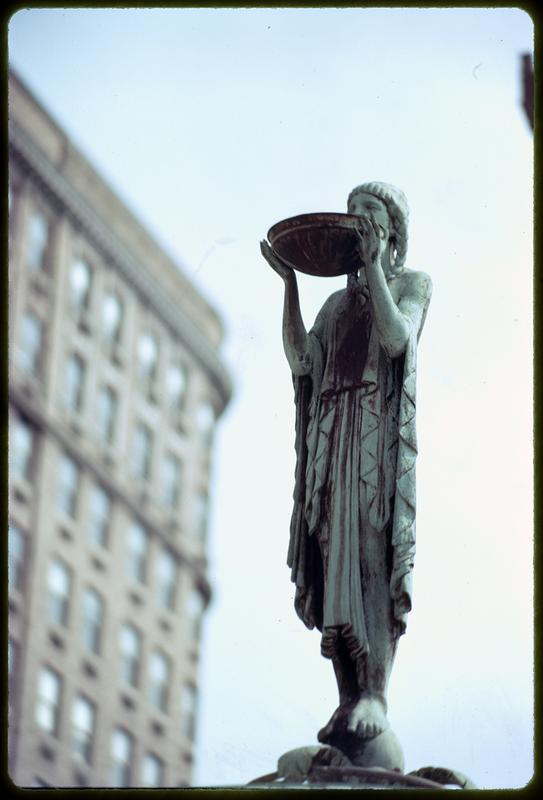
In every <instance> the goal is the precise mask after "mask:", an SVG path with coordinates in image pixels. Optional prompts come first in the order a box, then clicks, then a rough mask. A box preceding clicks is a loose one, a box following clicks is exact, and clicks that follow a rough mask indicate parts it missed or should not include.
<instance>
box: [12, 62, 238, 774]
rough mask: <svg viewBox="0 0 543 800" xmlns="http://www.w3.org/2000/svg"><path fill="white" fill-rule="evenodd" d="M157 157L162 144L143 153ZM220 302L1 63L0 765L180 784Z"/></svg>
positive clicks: (189, 736)
mask: <svg viewBox="0 0 543 800" xmlns="http://www.w3.org/2000/svg"><path fill="white" fill-rule="evenodd" d="M153 157H156V154H154V155H153ZM221 339H222V327H221V323H220V320H219V318H218V317H217V315H216V314H215V312H214V311H213V310H212V309H211V308H210V306H209V305H208V304H207V303H206V301H205V300H204V298H203V297H202V296H201V295H200V294H199V293H198V292H197V291H196V289H195V288H194V286H192V285H191V283H190V282H189V281H188V280H187V279H186V278H185V277H184V276H183V274H182V273H181V272H180V270H179V269H178V268H177V267H176V265H175V264H174V263H173V262H172V261H171V260H170V259H169V258H168V256H167V255H166V254H165V253H164V252H163V250H162V249H161V248H160V247H159V246H158V245H157V244H156V242H155V241H154V240H153V239H152V238H151V236H150V235H149V234H148V233H147V232H146V231H145V229H144V228H143V227H142V226H141V225H140V223H139V222H138V221H137V220H136V219H135V218H134V216H133V215H132V214H131V213H130V211H129V210H127V208H126V207H125V206H124V205H123V203H122V202H121V200H120V199H119V197H118V196H116V195H115V193H114V192H113V191H112V190H111V189H110V188H109V187H108V185H107V183H106V182H105V181H104V180H103V179H102V178H101V177H100V176H99V175H98V174H97V172H96V171H95V170H94V169H93V167H92V166H91V165H90V164H89V162H88V161H87V160H86V159H85V157H84V156H83V155H82V154H81V153H80V152H78V150H77V149H76V148H75V147H74V145H73V144H72V143H71V142H70V141H69V139H68V138H67V136H66V134H65V133H64V132H63V131H62V130H61V129H60V127H59V126H58V125H57V124H56V123H55V122H54V120H53V119H52V118H51V117H50V115H49V114H48V113H47V112H46V111H45V110H44V108H43V107H42V106H41V105H40V104H39V103H38V102H37V101H36V99H35V98H34V97H33V96H32V94H31V93H30V92H29V90H28V89H27V88H26V87H25V86H24V85H23V84H22V82H21V81H20V79H19V78H18V77H17V76H16V75H15V74H13V73H10V75H9V341H10V351H9V468H10V473H9V653H8V655H9V773H10V775H11V777H12V779H13V781H14V782H15V783H16V784H17V785H20V786H46V785H48V786H61V787H62V786H133V787H139V786H187V785H189V784H190V776H191V762H192V759H193V738H194V729H195V715H196V710H197V704H198V681H197V668H198V655H199V639H200V624H201V619H202V614H203V612H204V610H205V607H206V605H207V603H208V601H209V597H210V588H209V585H208V580H207V577H206V568H207V562H206V527H207V514H208V504H209V495H208V492H209V483H210V468H211V448H212V441H213V431H214V426H215V422H216V420H217V418H218V417H219V416H220V414H221V413H222V411H223V410H224V408H225V405H226V404H227V402H228V400H229V396H230V381H229V376H228V374H227V372H226V370H225V368H224V366H223V364H222V362H221V359H220V356H219V355H218V347H219V345H220V343H221Z"/></svg>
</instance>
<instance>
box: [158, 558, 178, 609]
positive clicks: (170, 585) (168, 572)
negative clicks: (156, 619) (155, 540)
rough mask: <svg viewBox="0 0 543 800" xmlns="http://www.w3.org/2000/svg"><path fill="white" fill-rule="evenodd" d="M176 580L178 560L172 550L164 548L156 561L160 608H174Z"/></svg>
mask: <svg viewBox="0 0 543 800" xmlns="http://www.w3.org/2000/svg"><path fill="white" fill-rule="evenodd" d="M176 581H177V564H176V560H175V558H174V556H173V554H172V553H171V552H170V550H162V551H161V552H160V553H159V554H158V556H157V558H156V561H155V584H156V599H157V604H158V606H159V607H160V608H169V609H173V608H174V606H175V589H176Z"/></svg>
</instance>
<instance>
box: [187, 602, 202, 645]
mask: <svg viewBox="0 0 543 800" xmlns="http://www.w3.org/2000/svg"><path fill="white" fill-rule="evenodd" d="M204 607H205V603H204V598H203V596H202V593H201V592H200V590H199V589H192V591H191V593H190V594H189V596H188V598H187V606H186V611H187V619H188V621H189V624H190V625H191V628H192V631H191V634H192V636H193V637H194V639H195V640H196V641H198V639H199V638H200V633H201V628H202V617H203V614H204Z"/></svg>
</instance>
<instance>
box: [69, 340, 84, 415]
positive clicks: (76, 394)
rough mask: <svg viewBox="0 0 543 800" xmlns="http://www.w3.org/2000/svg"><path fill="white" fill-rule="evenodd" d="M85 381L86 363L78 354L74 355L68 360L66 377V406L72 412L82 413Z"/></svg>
mask: <svg viewBox="0 0 543 800" xmlns="http://www.w3.org/2000/svg"><path fill="white" fill-rule="evenodd" d="M84 380H85V362H84V361H83V359H82V358H81V356H78V355H77V353H72V354H71V355H70V356H68V358H67V360H66V372H65V375H64V405H65V406H66V408H69V409H70V410H71V411H81V406H82V404H83V384H84Z"/></svg>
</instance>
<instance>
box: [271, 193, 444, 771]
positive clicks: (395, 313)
mask: <svg viewBox="0 0 543 800" xmlns="http://www.w3.org/2000/svg"><path fill="white" fill-rule="evenodd" d="M348 213H349V214H355V215H358V216H359V217H360V224H359V230H358V231H357V247H358V252H359V255H360V269H359V271H358V272H356V273H352V274H349V275H348V278H347V287H346V288H345V289H342V290H341V291H338V292H335V293H334V294H332V295H331V297H329V298H328V300H327V301H326V302H325V304H324V306H323V307H322V309H321V310H320V312H319V314H318V316H317V319H316V321H315V324H314V326H313V328H312V329H311V330H310V331H309V333H308V332H307V331H306V329H305V327H304V323H303V321H302V316H301V313H300V306H299V298H298V289H297V283H296V276H295V273H294V271H293V270H292V269H291V268H290V267H289V266H288V265H287V264H286V263H285V262H284V261H282V260H281V258H280V257H279V256H278V255H277V254H276V253H275V252H274V251H273V250H272V248H271V247H270V246H269V244H268V243H267V242H262V244H261V250H262V254H263V256H264V258H265V259H266V260H267V261H268V263H269V264H270V266H271V267H272V268H273V269H274V270H275V272H277V273H278V274H279V275H280V276H281V278H282V279H283V280H284V283H285V299H284V311H283V344H284V349H285V353H286V356H287V359H288V362H289V364H290V368H291V370H292V374H293V379H294V389H295V403H296V453H297V465H296V479H295V490H294V510H293V514H292V520H291V530H290V545H289V553H288V564H289V566H290V567H291V569H292V580H293V581H294V583H295V584H296V597H295V607H296V611H297V613H298V615H299V616H300V617H301V619H302V620H303V622H304V623H305V624H306V626H307V627H308V628H313V627H315V626H316V627H317V628H318V629H319V630H320V631H321V633H322V639H321V651H322V654H323V655H324V656H325V657H327V658H330V659H331V660H332V663H333V666H334V671H335V675H336V680H337V684H338V689H339V707H338V708H337V710H336V711H335V712H334V714H333V716H332V718H331V719H330V721H329V722H328V724H327V725H326V726H325V727H324V728H323V729H322V730H321V731H320V732H319V740H320V741H321V742H327V743H329V744H331V745H335V746H337V747H339V748H340V749H343V750H344V751H345V752H347V751H349V745H348V742H349V740H356V741H357V742H358V744H360V742H362V743H364V742H367V741H368V740H372V739H374V738H375V737H377V736H378V735H379V734H381V733H382V732H384V731H386V729H387V728H388V720H387V701H386V695H387V685H388V681H389V677H390V672H391V669H392V664H393V661H394V656H395V652H396V646H397V642H398V638H399V636H400V635H401V634H402V633H403V632H404V631H405V624H406V616H407V612H408V611H409V610H410V608H411V573H412V569H413V558H414V553H415V457H416V438H415V375H416V372H415V370H416V346H417V340H418V337H419V335H420V332H421V330H422V326H423V324H424V319H425V315H426V310H427V308H428V303H429V301H430V295H431V281H430V278H429V277H428V276H427V275H426V274H424V273H423V272H415V271H412V270H407V269H405V268H404V261H405V256H406V250H407V220H408V208H407V202H406V199H405V196H404V194H403V193H402V192H401V191H400V190H398V189H396V188H395V187H394V186H390V185H389V184H385V183H381V182H371V183H366V184H363V185H361V186H358V187H356V188H355V189H354V190H353V191H352V192H351V194H350V196H349V199H348ZM346 743H347V744H346ZM354 750H356V747H354ZM354 750H353V747H352V746H351V747H350V751H349V755H351V757H352V755H353V752H354ZM387 763H388V762H387Z"/></svg>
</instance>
